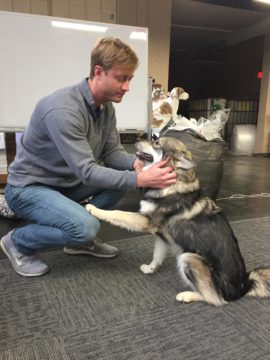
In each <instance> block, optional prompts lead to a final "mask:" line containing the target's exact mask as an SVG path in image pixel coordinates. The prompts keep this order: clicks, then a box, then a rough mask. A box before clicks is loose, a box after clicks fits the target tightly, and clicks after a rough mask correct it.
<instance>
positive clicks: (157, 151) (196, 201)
mask: <svg viewBox="0 0 270 360" xmlns="http://www.w3.org/2000/svg"><path fill="white" fill-rule="evenodd" d="M136 146H137V149H138V152H137V155H138V157H139V158H140V159H142V160H144V161H145V162H147V165H148V166H150V165H151V164H153V163H154V162H157V161H159V160H160V159H162V158H166V157H169V158H170V164H171V166H172V167H173V171H174V172H175V173H176V175H177V179H176V183H175V184H173V185H171V186H169V187H166V188H164V189H152V188H151V189H148V190H146V192H145V194H144V196H143V198H142V200H141V202H140V210H139V212H137V213H132V212H125V211H118V210H113V211H106V210H101V209H98V208H96V207H94V206H93V205H86V210H87V211H88V212H90V213H91V214H92V215H93V216H95V217H97V218H98V219H100V220H104V221H107V222H109V223H111V224H113V225H117V226H120V227H123V228H125V229H128V230H132V231H141V232H147V233H150V234H153V235H155V236H156V240H155V247H154V254H153V259H152V261H151V263H150V264H144V265H142V266H141V267H140V269H141V271H142V272H143V273H145V274H152V273H154V272H155V271H157V269H158V268H159V267H160V266H161V265H162V263H163V261H164V260H165V258H166V256H167V254H168V251H169V249H171V250H172V252H173V253H174V254H175V256H176V259H177V264H178V269H179V272H180V275H181V276H182V278H183V280H184V281H185V282H186V284H187V285H188V286H190V287H191V290H192V291H183V292H180V293H179V294H177V296H176V299H177V300H178V301H181V302H184V303H190V302H194V301H205V302H207V303H208V304H212V305H215V306H220V305H224V304H226V303H228V302H231V301H235V300H238V299H240V298H241V297H243V296H244V295H249V296H256V297H268V296H270V268H269V269H267V268H265V269H263V268H262V269H257V270H253V271H251V272H247V270H246V267H245V263H244V260H243V257H242V255H241V252H240V248H239V245H238V241H237V239H236V236H235V234H234V233H233V230H232V228H231V226H230V225H229V222H228V220H227V219H226V217H225V215H224V214H223V212H222V210H221V208H219V207H218V206H217V205H216V203H215V202H214V201H213V200H211V199H210V198H208V197H206V196H204V195H203V193H202V191H201V190H200V184H199V180H198V178H197V177H196V172H195V163H194V162H193V160H192V155H191V153H190V152H189V151H188V150H187V148H186V146H185V145H184V144H183V143H181V142H180V141H179V140H178V139H175V138H171V137H162V138H159V139H158V140H155V141H152V142H148V141H145V140H143V141H140V142H138V143H137V145H136Z"/></svg>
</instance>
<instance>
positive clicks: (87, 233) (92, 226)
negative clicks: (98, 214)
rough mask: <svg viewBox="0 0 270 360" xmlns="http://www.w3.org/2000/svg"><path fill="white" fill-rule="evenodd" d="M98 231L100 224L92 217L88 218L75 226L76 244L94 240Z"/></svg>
mask: <svg viewBox="0 0 270 360" xmlns="http://www.w3.org/2000/svg"><path fill="white" fill-rule="evenodd" d="M99 229H100V222H99V220H97V219H96V218H94V217H93V216H88V219H87V220H85V221H83V222H81V223H80V224H77V230H78V233H77V236H76V242H80V243H86V242H88V241H89V240H90V239H92V238H94V237H95V236H96V234H97V233H98V231H99Z"/></svg>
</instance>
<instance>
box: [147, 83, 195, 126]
mask: <svg viewBox="0 0 270 360" xmlns="http://www.w3.org/2000/svg"><path fill="white" fill-rule="evenodd" d="M157 97H158V99H157ZM188 98H189V94H188V93H187V92H185V90H184V89H183V88H181V87H175V88H173V89H172V91H171V92H170V93H169V94H168V96H167V97H165V96H164V91H162V89H155V90H154V91H153V93H152V110H153V114H152V127H154V128H159V127H163V126H165V125H166V123H167V122H168V121H169V120H170V119H171V118H173V119H176V118H177V110H178V107H179V101H180V100H187V99H188Z"/></svg>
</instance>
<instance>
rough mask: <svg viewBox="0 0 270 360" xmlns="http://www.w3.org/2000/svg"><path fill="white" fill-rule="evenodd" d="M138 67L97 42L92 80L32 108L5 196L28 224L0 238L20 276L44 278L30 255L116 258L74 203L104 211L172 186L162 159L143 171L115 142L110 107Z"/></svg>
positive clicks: (120, 46) (107, 41)
mask: <svg viewBox="0 0 270 360" xmlns="http://www.w3.org/2000/svg"><path fill="white" fill-rule="evenodd" d="M137 66H138V58H137V56H136V54H135V53H134V51H133V50H132V49H131V48H130V47H129V46H128V45H126V44H125V43H123V42H122V41H121V40H119V39H115V38H111V37H107V38H103V39H101V40H100V41H99V42H98V43H97V44H96V46H95V47H94V49H93V50H92V53H91V70H90V77H89V78H87V79H84V80H83V81H81V82H80V83H79V84H77V85H74V86H70V87H67V88H63V89H60V90H58V91H55V92H54V93H52V94H50V95H49V96H47V97H44V98H42V99H41V100H40V101H39V102H38V104H37V105H36V108H35V109H34V112H33V114H32V116H31V119H30V122H29V125H28V127H27V128H26V130H25V132H24V133H23V135H22V137H21V141H20V146H19V147H18V151H17V154H16V157H15V160H14V162H13V163H12V164H11V165H10V167H9V175H8V184H7V186H6V190H5V196H6V200H7V203H8V205H9V206H10V208H11V209H12V210H13V211H14V212H15V213H16V214H17V215H18V216H20V217H22V218H24V219H27V220H29V221H30V223H29V224H27V225H25V226H23V227H21V228H17V229H15V230H12V231H11V232H9V233H8V234H7V235H5V236H4V237H3V238H2V239H1V247H2V249H3V251H4V252H5V253H6V255H7V256H8V258H9V259H10V261H11V264H12V266H13V267H14V269H15V271H16V272H17V273H18V274H20V275H23V276H41V275H43V274H45V273H46V272H48V271H49V268H48V266H47V265H46V264H44V263H43V262H42V261H41V260H39V259H37V258H36V257H34V256H33V253H34V252H37V251H40V250H43V249H48V248H52V247H63V248H64V251H65V252H66V253H67V254H74V255H76V254H88V255H92V256H98V257H114V256H116V255H117V251H118V250H117V248H115V247H113V246H110V245H108V244H102V243H99V242H98V241H97V239H96V238H95V236H96V234H97V232H98V231H99V228H100V223H99V221H98V220H97V219H96V218H94V217H93V216H91V215H89V214H88V213H87V212H86V210H85V209H84V207H83V206H81V205H80V204H79V203H80V202H81V201H83V200H85V199H88V198H90V200H89V202H90V203H92V204H94V205H96V206H97V207H100V208H103V209H109V208H112V207H114V206H115V205H116V203H117V202H118V201H119V199H120V198H121V197H122V196H123V195H124V193H125V191H126V190H128V189H132V188H136V187H159V188H163V187H165V186H167V185H169V184H172V183H174V182H175V177H176V175H175V174H174V173H172V172H171V171H172V169H171V168H170V167H166V164H167V160H164V161H161V162H160V163H159V164H156V165H154V166H153V167H152V168H151V169H149V170H147V171H143V172H142V171H141V169H142V165H143V164H142V162H141V161H140V160H138V159H136V157H135V156H134V155H131V154H128V153H126V152H125V151H124V149H123V147H122V146H121V144H120V141H119V135H118V133H117V130H116V119H115V112H114V108H113V106H112V104H111V102H116V103H119V102H121V100H122V98H123V96H124V94H125V93H126V92H127V91H128V90H129V83H130V81H131V79H132V78H133V75H134V72H135V70H136V68H137Z"/></svg>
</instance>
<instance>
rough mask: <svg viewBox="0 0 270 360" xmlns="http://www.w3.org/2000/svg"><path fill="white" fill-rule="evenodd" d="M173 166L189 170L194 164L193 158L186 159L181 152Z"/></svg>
mask: <svg viewBox="0 0 270 360" xmlns="http://www.w3.org/2000/svg"><path fill="white" fill-rule="evenodd" d="M175 166H176V167H177V168H180V169H183V170H190V169H193V168H194V167H195V166H196V164H195V162H194V161H193V160H191V159H188V158H187V157H186V156H185V155H184V154H183V153H181V154H180V156H179V157H178V159H177V161H176V162H175Z"/></svg>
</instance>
